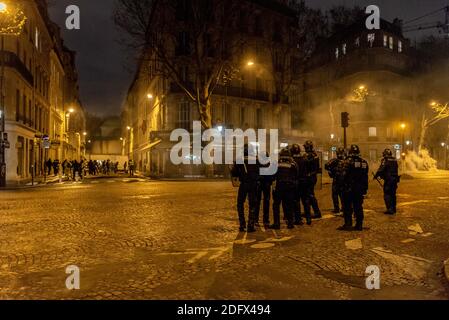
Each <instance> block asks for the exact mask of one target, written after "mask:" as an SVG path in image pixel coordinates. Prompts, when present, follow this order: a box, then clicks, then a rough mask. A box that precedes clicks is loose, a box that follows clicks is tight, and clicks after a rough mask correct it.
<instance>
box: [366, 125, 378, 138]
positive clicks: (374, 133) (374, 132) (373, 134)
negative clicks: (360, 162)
mask: <svg viewBox="0 0 449 320" xmlns="http://www.w3.org/2000/svg"><path fill="white" fill-rule="evenodd" d="M368 135H369V136H370V137H377V128H376V127H370V128H369V133H368Z"/></svg>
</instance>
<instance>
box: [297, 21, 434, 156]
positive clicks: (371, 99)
mask: <svg viewBox="0 0 449 320" xmlns="http://www.w3.org/2000/svg"><path fill="white" fill-rule="evenodd" d="M417 72H418V65H417V61H416V59H415V52H414V49H413V48H411V47H410V42H409V40H407V39H406V38H405V37H404V36H403V33H402V29H401V25H400V21H398V20H395V21H394V22H393V23H390V22H387V21H385V20H382V21H381V28H380V30H368V29H367V28H366V26H365V20H362V21H359V22H357V23H355V24H353V25H351V26H349V27H348V28H346V29H345V30H343V31H342V32H339V33H338V34H335V35H333V36H332V37H330V38H329V39H326V40H325V41H324V42H323V43H322V44H321V45H320V46H318V48H317V50H316V52H315V54H314V56H313V57H312V59H311V60H310V61H309V63H308V65H307V70H306V72H305V74H304V75H303V76H302V77H301V98H300V99H301V103H300V104H299V109H297V110H295V111H294V112H296V113H301V114H303V115H304V116H303V117H302V118H303V119H307V121H303V122H302V123H297V124H296V126H297V127H299V128H305V129H312V130H313V131H314V133H315V136H316V138H317V142H318V144H319V145H320V146H321V147H322V148H323V150H324V151H325V152H328V151H329V152H332V150H335V147H337V146H340V145H342V144H343V131H342V130H343V129H341V127H340V125H341V121H340V120H341V112H348V113H349V114H350V116H349V118H350V127H349V128H348V144H352V143H355V144H358V145H359V146H360V147H361V150H362V153H363V156H364V157H365V158H366V159H368V160H369V161H370V162H372V163H375V162H377V161H379V159H380V157H381V156H382V151H383V150H384V149H385V148H387V147H388V148H392V149H394V150H396V156H397V157H398V158H400V156H401V149H402V150H406V149H409V148H412V147H413V145H414V144H416V143H417V141H418V137H417V135H418V134H419V126H420V120H421V115H422V112H423V110H424V108H426V104H423V101H421V93H420V90H419V80H418V77H416V73H417ZM326 156H327V155H325V157H326Z"/></svg>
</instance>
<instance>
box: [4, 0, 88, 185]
mask: <svg viewBox="0 0 449 320" xmlns="http://www.w3.org/2000/svg"><path fill="white" fill-rule="evenodd" d="M12 5H14V6H19V7H20V9H21V10H22V11H23V13H24V14H25V16H26V18H27V19H26V23H25V26H24V28H23V30H22V32H21V34H20V35H15V36H12V35H11V36H5V37H4V39H5V41H4V51H3V52H2V53H1V54H2V56H3V58H4V61H5V84H4V89H3V91H4V97H5V115H6V128H5V131H6V134H7V137H8V141H9V142H10V148H9V149H6V169H7V170H6V180H7V181H8V182H9V183H22V182H27V181H29V180H30V179H31V176H32V175H34V177H39V176H42V175H43V172H44V170H43V168H44V162H45V161H46V159H47V160H48V159H49V158H51V159H52V160H54V159H60V160H61V161H62V159H64V158H66V157H75V155H79V154H80V150H81V145H83V141H82V140H83V137H82V136H83V131H84V126H85V124H84V120H83V117H84V116H83V114H84V110H83V108H82V106H81V103H80V101H79V98H78V84H77V77H76V70H75V61H74V59H75V55H74V53H73V52H71V51H70V50H68V49H67V48H66V47H65V46H64V45H63V41H62V39H61V36H60V31H59V28H58V27H57V26H56V25H55V24H54V23H53V22H52V21H51V20H50V19H49V16H48V12H47V3H46V1H45V0H34V1H17V2H13V3H12ZM75 118H79V119H75ZM69 122H70V123H72V122H74V123H77V124H76V127H75V126H73V127H72V128H73V130H77V132H78V138H77V139H76V140H75V139H74V140H71V139H70V138H69V133H68V132H67V131H68V130H67V129H68V128H70V126H69ZM47 139H48V144H47V142H44V140H47Z"/></svg>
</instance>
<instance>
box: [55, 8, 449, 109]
mask: <svg viewBox="0 0 449 320" xmlns="http://www.w3.org/2000/svg"><path fill="white" fill-rule="evenodd" d="M114 1H115V0H56V1H53V3H54V4H53V5H52V7H51V8H50V15H51V17H52V19H53V20H54V21H55V22H56V23H58V24H59V25H60V26H61V28H62V30H63V37H64V40H65V43H66V45H67V46H68V47H69V48H70V49H72V50H75V51H77V52H78V54H77V66H78V70H79V75H80V87H81V100H82V102H83V104H84V106H85V108H86V109H87V111H89V112H92V113H96V114H98V115H114V114H116V115H119V113H120V110H121V107H122V104H123V100H124V97H125V95H126V92H127V90H128V87H129V85H130V82H131V80H132V78H133V72H132V71H131V70H132V69H133V67H134V63H133V61H132V60H131V59H130V58H129V55H128V54H127V53H126V52H125V51H124V50H123V47H122V46H121V45H120V44H119V41H120V38H121V35H120V34H119V33H118V30H117V29H116V28H115V26H114V22H113V20H112V9H113V4H114ZM306 3H307V4H308V5H310V6H312V7H315V8H322V9H324V10H326V9H329V8H330V7H332V6H333V5H339V4H343V5H346V6H349V7H352V6H354V5H359V6H367V5H370V4H376V5H378V6H379V7H380V9H381V16H382V17H383V18H385V19H387V20H392V19H394V18H395V17H399V18H401V19H403V20H405V21H407V20H410V19H413V18H416V17H419V16H422V15H424V14H426V13H428V12H431V11H434V10H437V9H439V8H442V7H444V6H445V5H449V0H377V1H376V0H306ZM71 4H75V5H78V6H79V8H80V10H81V30H71V31H70V30H66V29H65V18H66V14H65V8H66V7H67V6H68V5H71ZM431 21H442V22H443V21H444V15H443V13H440V14H438V15H434V16H432V17H429V18H428V19H424V20H422V22H431ZM407 36H408V37H409V38H410V39H411V40H412V41H413V40H415V38H419V37H420V36H422V32H421V33H413V34H408V35H407Z"/></svg>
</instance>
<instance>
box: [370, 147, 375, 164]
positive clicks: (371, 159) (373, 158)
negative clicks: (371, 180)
mask: <svg viewBox="0 0 449 320" xmlns="http://www.w3.org/2000/svg"><path fill="white" fill-rule="evenodd" d="M369 160H370V161H371V162H374V161H377V150H376V149H371V150H370V151H369Z"/></svg>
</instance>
